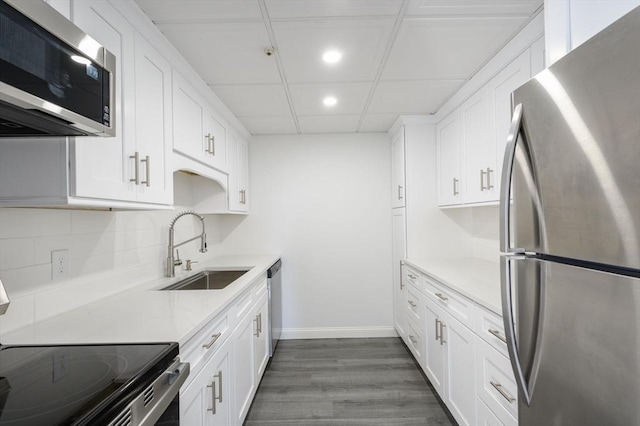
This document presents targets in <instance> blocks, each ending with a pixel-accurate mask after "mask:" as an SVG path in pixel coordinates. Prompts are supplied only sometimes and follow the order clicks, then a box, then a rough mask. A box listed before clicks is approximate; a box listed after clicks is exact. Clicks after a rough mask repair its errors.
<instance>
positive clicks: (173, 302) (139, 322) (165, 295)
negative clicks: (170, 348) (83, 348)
mask: <svg viewBox="0 0 640 426" xmlns="http://www.w3.org/2000/svg"><path fill="white" fill-rule="evenodd" d="M279 258H280V256H279V255H259V256H221V257H217V258H214V259H212V260H209V261H206V262H203V263H199V264H198V268H194V269H193V271H192V274H195V273H197V272H198V271H201V270H205V269H216V268H245V267H251V270H249V271H248V272H247V273H246V274H244V275H243V276H241V277H240V278H238V279H237V280H236V281H234V282H233V284H230V285H229V286H227V287H226V288H224V289H221V290H188V291H187V290H183V291H180V290H173V291H157V289H160V288H164V287H166V286H168V285H171V284H172V283H174V282H177V281H179V280H181V279H183V278H184V277H185V276H186V275H185V276H182V277H176V278H161V279H155V280H151V281H148V282H145V283H142V284H140V285H139V286H136V287H134V288H133V289H131V290H128V291H125V292H123V293H118V294H116V295H113V296H110V297H106V298H104V299H101V300H99V301H97V302H93V303H90V304H88V305H86V306H83V307H81V308H77V309H73V310H71V311H68V312H65V313H62V314H60V315H57V316H55V317H52V318H49V319H46V320H43V321H40V322H37V323H34V324H33V325H29V326H27V327H23V328H20V329H17V330H14V331H12V332H9V333H7V334H5V335H3V336H2V344H4V345H15V344H68V343H79V344H84V343H136V342H140V343H142V342H178V343H179V344H180V345H181V346H182V345H184V344H185V343H186V342H187V341H188V340H189V339H190V338H191V337H192V336H193V335H194V334H195V333H196V332H197V331H199V330H200V329H201V328H202V327H204V326H205V325H206V324H207V323H208V322H209V321H210V320H211V319H213V318H214V317H215V316H216V315H217V314H218V313H219V312H220V311H221V310H222V309H224V308H225V307H226V306H228V304H229V303H230V302H231V301H233V300H234V299H235V298H236V297H237V296H239V295H240V294H241V293H242V292H243V291H244V290H245V289H246V288H247V287H248V286H249V285H250V284H251V283H252V282H253V281H254V280H255V279H256V278H259V277H260V276H261V275H262V274H264V273H265V272H266V271H267V269H269V267H270V266H271V265H272V264H273V263H275V261H276V260H278V259H279Z"/></svg>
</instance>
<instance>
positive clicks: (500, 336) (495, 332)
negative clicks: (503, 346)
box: [489, 329, 507, 343]
mask: <svg viewBox="0 0 640 426" xmlns="http://www.w3.org/2000/svg"><path fill="white" fill-rule="evenodd" d="M489 333H491V334H493V335H494V336H496V337H497V338H498V339H500V340H502V341H503V342H504V343H507V338H506V337H504V336H503V335H502V334H500V331H498V330H492V329H489Z"/></svg>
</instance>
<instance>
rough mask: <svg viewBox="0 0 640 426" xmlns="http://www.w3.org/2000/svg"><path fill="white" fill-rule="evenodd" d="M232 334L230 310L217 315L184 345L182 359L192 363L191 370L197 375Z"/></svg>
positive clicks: (181, 351) (181, 352)
mask: <svg viewBox="0 0 640 426" xmlns="http://www.w3.org/2000/svg"><path fill="white" fill-rule="evenodd" d="M230 334H231V328H230V327H229V311H227V312H225V313H223V314H221V315H218V316H216V317H215V318H214V319H213V321H211V322H210V323H209V324H208V325H207V326H206V327H204V328H203V329H202V330H200V331H199V332H198V334H196V335H195V336H193V337H192V338H191V339H190V340H189V341H188V342H187V343H186V344H185V345H184V346H183V348H182V349H181V350H180V359H182V360H183V362H188V363H190V364H191V372H192V374H194V375H195V374H196V373H197V371H198V370H199V369H200V368H201V367H202V365H204V364H205V361H206V360H207V359H208V358H209V357H210V356H211V355H213V354H214V353H215V351H216V350H217V349H218V348H219V347H220V346H221V345H222V344H223V343H224V341H225V340H226V339H227V337H229V335H230Z"/></svg>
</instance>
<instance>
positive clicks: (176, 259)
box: [173, 249, 182, 266]
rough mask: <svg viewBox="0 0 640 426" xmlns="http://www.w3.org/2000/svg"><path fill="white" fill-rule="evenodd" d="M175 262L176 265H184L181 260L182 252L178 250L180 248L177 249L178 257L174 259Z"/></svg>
mask: <svg viewBox="0 0 640 426" xmlns="http://www.w3.org/2000/svg"><path fill="white" fill-rule="evenodd" d="M173 264H174V265H175V266H180V265H182V260H180V252H179V251H178V249H176V258H175V259H174V260H173Z"/></svg>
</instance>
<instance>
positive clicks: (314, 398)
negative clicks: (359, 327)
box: [245, 338, 456, 426]
mask: <svg viewBox="0 0 640 426" xmlns="http://www.w3.org/2000/svg"><path fill="white" fill-rule="evenodd" d="M455 424H456V423H455V421H454V420H453V418H452V417H451V415H450V413H449V412H448V411H446V409H445V408H443V406H442V405H441V402H440V401H439V400H438V397H436V395H435V391H434V390H433V388H432V387H431V384H430V383H429V382H428V381H427V380H426V378H425V377H424V376H423V374H422V372H421V371H420V370H419V369H418V367H417V366H416V364H415V362H414V360H413V358H412V356H411V355H410V354H409V352H408V349H407V348H406V347H405V346H404V344H403V343H402V341H401V340H400V339H399V338H375V339H317V340H282V341H280V343H278V347H277V350H276V353H275V356H274V357H273V359H272V360H271V363H270V364H269V366H268V367H267V370H266V372H265V374H264V377H263V379H262V382H261V384H260V387H259V388H258V392H257V394H256V397H255V399H254V401H253V405H252V406H251V409H250V410H249V413H248V414H247V419H246V421H245V426H257V425H300V426H310V425H323V426H324V425H349V426H351V425H363V426H364V425H385V426H387V425H389V426H391V425H455Z"/></svg>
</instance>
